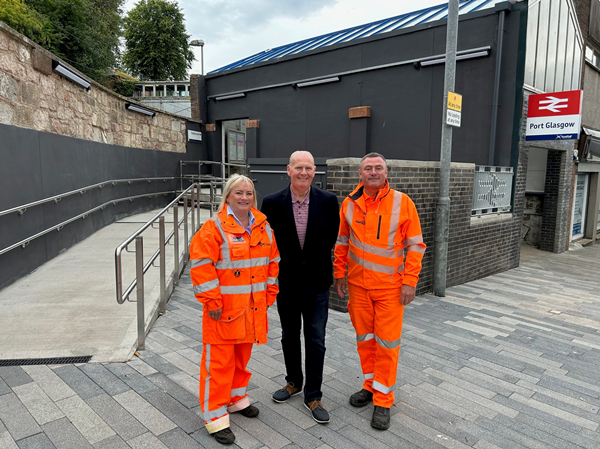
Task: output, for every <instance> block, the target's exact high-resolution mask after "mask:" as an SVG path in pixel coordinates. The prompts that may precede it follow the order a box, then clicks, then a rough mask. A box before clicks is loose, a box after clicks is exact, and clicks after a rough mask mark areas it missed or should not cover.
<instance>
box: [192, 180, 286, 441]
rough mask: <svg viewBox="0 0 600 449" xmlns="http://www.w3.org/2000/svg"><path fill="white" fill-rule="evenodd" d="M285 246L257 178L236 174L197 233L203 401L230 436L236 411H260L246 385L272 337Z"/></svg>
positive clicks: (214, 424) (209, 422) (210, 426)
mask: <svg viewBox="0 0 600 449" xmlns="http://www.w3.org/2000/svg"><path fill="white" fill-rule="evenodd" d="M279 260H280V258H279V251H278V250H277V245H276V243H275V237H274V234H273V231H272V230H271V227H270V226H269V223H267V221H266V217H265V215H264V214H262V213H261V212H260V211H259V210H258V209H256V192H255V190H254V184H253V183H252V180H250V179H249V178H247V177H246V176H240V175H233V176H232V177H231V178H230V179H229V181H228V182H227V184H226V185H225V189H224V191H223V199H222V200H221V205H220V206H219V212H218V213H217V215H216V216H214V217H212V218H211V219H210V220H208V221H207V222H206V223H204V225H203V226H202V228H201V229H200V230H199V231H198V232H197V233H196V235H195V236H194V238H193V239H192V244H191V246H190V262H191V265H192V268H191V270H190V272H191V275H192V283H193V284H194V294H195V295H196V298H197V299H198V301H200V302H201V303H202V305H203V317H202V343H203V351H202V361H201V365H200V406H201V409H202V413H203V414H204V421H205V425H206V429H207V430H208V433H210V434H211V435H212V436H214V438H215V440H216V441H218V442H219V443H222V444H232V443H233V442H234V441H235V435H234V434H233V432H232V431H231V428H230V426H229V413H234V412H239V413H240V414H241V415H243V416H246V417H248V418H255V417H256V416H257V415H258V413H259V410H258V408H257V407H255V406H254V405H251V404H250V399H249V398H248V393H247V392H246V388H247V387H248V382H249V381H250V376H251V375H252V374H251V373H250V371H248V370H247V368H246V366H247V365H248V361H249V360H250V355H251V353H252V345H253V344H263V343H266V342H267V332H268V322H267V308H268V307H269V306H271V305H273V303H274V302H275V298H276V297H277V293H278V291H279V287H278V282H277V275H278V274H279Z"/></svg>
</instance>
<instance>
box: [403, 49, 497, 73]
mask: <svg viewBox="0 0 600 449" xmlns="http://www.w3.org/2000/svg"><path fill="white" fill-rule="evenodd" d="M489 55H490V51H489V50H488V49H486V50H481V51H474V52H471V53H462V54H457V55H456V60H457V61H462V60H464V59H473V58H482V57H485V56H489ZM445 62H446V57H445V56H444V57H442V58H435V59H425V60H424V61H419V62H418V63H415V64H414V66H415V68H416V69H419V68H421V67H427V66H428V65H436V64H444V63H445ZM417 64H418V66H419V67H417Z"/></svg>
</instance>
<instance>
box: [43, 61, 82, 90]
mask: <svg viewBox="0 0 600 449" xmlns="http://www.w3.org/2000/svg"><path fill="white" fill-rule="evenodd" d="M52 70H54V71H55V72H56V73H60V74H61V75H62V76H64V77H65V78H67V79H68V80H70V81H72V82H74V83H75V84H77V85H79V86H81V87H83V88H84V89H85V90H90V87H91V83H90V82H89V81H88V80H86V79H85V78H83V77H82V76H79V75H78V74H77V73H75V72H73V71H72V70H71V69H69V68H67V67H65V66H64V65H62V64H61V63H60V62H58V61H54V60H52Z"/></svg>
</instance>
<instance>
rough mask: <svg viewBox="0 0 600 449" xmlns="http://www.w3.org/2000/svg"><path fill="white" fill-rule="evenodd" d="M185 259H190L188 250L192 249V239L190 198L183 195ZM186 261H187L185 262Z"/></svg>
mask: <svg viewBox="0 0 600 449" xmlns="http://www.w3.org/2000/svg"><path fill="white" fill-rule="evenodd" d="M183 244H184V245H185V246H184V247H183V260H184V261H187V260H188V251H189V249H190V241H189V240H188V198H187V195H184V196H183ZM184 263H185V262H184Z"/></svg>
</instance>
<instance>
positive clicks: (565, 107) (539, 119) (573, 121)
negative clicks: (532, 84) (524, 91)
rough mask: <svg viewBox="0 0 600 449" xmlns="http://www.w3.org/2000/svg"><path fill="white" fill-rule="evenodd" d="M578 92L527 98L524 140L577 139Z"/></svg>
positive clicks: (580, 96)
mask: <svg viewBox="0 0 600 449" xmlns="http://www.w3.org/2000/svg"><path fill="white" fill-rule="evenodd" d="M582 97H583V91H582V90H569V91H565V92H551V93H548V94H537V95H530V96H529V104H528V105H527V129H526V131H525V140H567V139H579V132H580V129H581V107H582V103H583V102H582V101H581V100H582Z"/></svg>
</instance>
